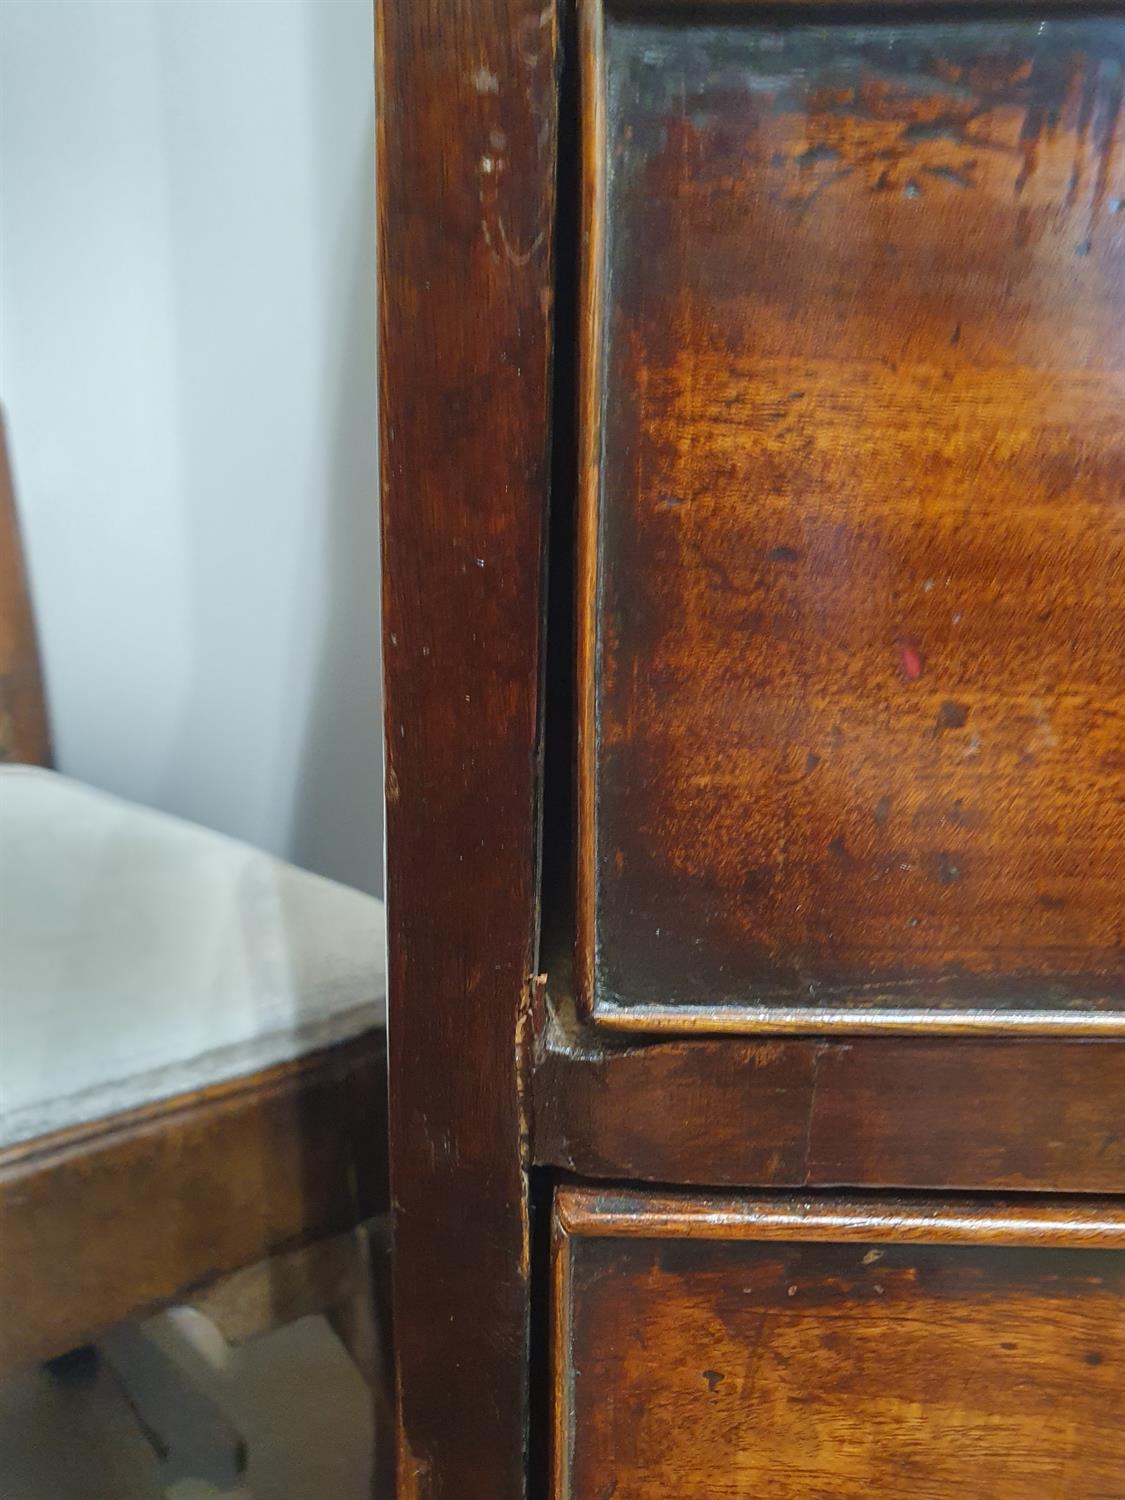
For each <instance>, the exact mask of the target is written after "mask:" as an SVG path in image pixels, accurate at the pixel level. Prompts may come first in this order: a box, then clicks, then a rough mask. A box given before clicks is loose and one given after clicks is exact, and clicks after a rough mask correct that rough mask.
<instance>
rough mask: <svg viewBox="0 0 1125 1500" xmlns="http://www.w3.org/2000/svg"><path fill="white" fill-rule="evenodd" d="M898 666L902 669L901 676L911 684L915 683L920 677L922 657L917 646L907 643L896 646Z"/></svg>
mask: <svg viewBox="0 0 1125 1500" xmlns="http://www.w3.org/2000/svg"><path fill="white" fill-rule="evenodd" d="M898 664H899V666H900V667H901V668H902V675H903V676H904V677H906V678H908V679H909V681H911V682H917V681H918V679H919V677H921V675H922V657H921V653H920V652H919V650H918V648H917V646H912V645H910V644H909V642H907V641H900V642H899V644H898Z"/></svg>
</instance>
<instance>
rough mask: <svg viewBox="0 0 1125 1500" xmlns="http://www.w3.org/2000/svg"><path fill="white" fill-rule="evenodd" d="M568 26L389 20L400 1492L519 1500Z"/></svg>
mask: <svg viewBox="0 0 1125 1500" xmlns="http://www.w3.org/2000/svg"><path fill="white" fill-rule="evenodd" d="M556 52H557V34H556V16H555V12H554V9H553V8H550V7H548V8H547V9H542V8H539V7H533V8H530V9H529V8H528V7H526V6H519V5H516V4H515V3H514V0H453V3H452V4H437V3H435V0H384V3H382V4H380V5H379V6H378V7H377V55H378V89H377V94H378V181H379V233H380V249H379V264H380V279H381V286H380V309H381V345H380V358H381V364H382V371H383V373H382V379H381V385H382V394H381V411H380V421H381V426H380V432H381V463H382V490H383V537H384V550H383V562H384V572H383V583H384V630H383V651H384V666H385V683H386V690H385V714H386V749H387V772H386V776H387V903H388V914H389V919H390V924H389V925H390V968H389V1010H390V1015H389V1033H390V1068H391V1085H390V1087H391V1174H392V1183H393V1191H394V1216H395V1217H394V1314H395V1344H396V1351H397V1361H398V1385H399V1453H398V1456H399V1476H398V1484H399V1494H400V1495H401V1496H402V1497H403V1500H408V1497H413V1496H418V1497H420V1500H421V1497H425V1500H466V1497H471V1496H477V1495H479V1496H487V1497H488V1500H518V1497H519V1496H521V1495H522V1494H523V1489H524V1478H525V1467H524V1466H525V1449H526V1444H527V1439H528V1344H529V1323H530V1310H529V1247H528V1202H527V1187H526V1178H525V1170H524V1168H525V1154H526V1153H525V1137H526V1126H525V1117H524V1109H523V1105H522V1083H523V1071H522V1064H521V1054H522V1050H523V1049H522V1041H521V1039H522V1037H523V1036H524V1035H525V1034H526V1032H527V1028H526V1017H527V1009H528V989H529V985H530V982H531V976H532V974H533V973H534V972H535V967H534V965H535V941H536V929H535V920H536V891H537V873H538V872H537V859H536V855H537V848H536V845H537V836H538V820H537V814H538V798H539V780H540V774H539V762H540V748H541V747H540V717H541V710H540V693H539V680H540V672H541V660H540V653H541V638H542V623H541V622H542V613H543V596H544V589H543V582H544V580H543V571H544V568H543V548H544V544H545V522H546V516H547V489H548V472H549V459H550V434H549V401H550V394H551V390H550V354H551V309H552V290H553V270H554V267H553V261H552V243H553V231H554V189H555V168H556V161H555V130H556V66H555V65H556Z"/></svg>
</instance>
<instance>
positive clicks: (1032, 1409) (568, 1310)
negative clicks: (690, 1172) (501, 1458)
mask: <svg viewBox="0 0 1125 1500" xmlns="http://www.w3.org/2000/svg"><path fill="white" fill-rule="evenodd" d="M554 1296H555V1310H554V1311H555V1317H554V1325H555V1350H554V1366H555V1399H556V1403H557V1405H556V1411H555V1424H554V1429H555V1481H554V1484H555V1489H554V1493H555V1497H556V1500H696V1497H698V1500H727V1497H731V1500H733V1497H739V1500H742V1497H746V1500H749V1497H758V1496H768V1497H769V1500H798V1497H799V1500H813V1497H815V1500H852V1497H855V1500H859V1497H864V1500H870V1497H872V1496H878V1497H888V1496H893V1497H903V1500H906V1497H910V1500H947V1497H948V1500H954V1497H955V1500H966V1497H970V1496H971V1497H981V1500H1030V1497H1034V1500H1048V1497H1058V1500H1063V1497H1065V1500H1095V1497H1096V1500H1125V1207H1123V1206H1122V1205H1116V1204H1110V1203H1105V1202H1102V1203H1097V1202H1087V1203H1085V1204H1074V1203H1069V1204H1067V1203H1043V1202H1034V1201H1029V1202H1026V1203H1024V1204H990V1205H980V1204H974V1205H972V1206H971V1207H964V1206H962V1205H959V1204H955V1203H928V1204H926V1203H922V1204H920V1203H917V1202H915V1203H911V1204H903V1203H887V1202H886V1201H879V1200H872V1201H867V1202H861V1201H858V1200H850V1201H849V1200H846V1199H840V1198H833V1199H830V1200H823V1199H822V1200H816V1199H807V1200H802V1201H800V1202H797V1201H795V1200H793V1199H783V1198H777V1199H753V1200H751V1199H745V1198H743V1199H729V1198H723V1199H716V1198H698V1197H695V1198H688V1197H681V1196H672V1195H668V1196H663V1197H652V1196H645V1195H642V1194H635V1195H634V1194H621V1193H615V1194H612V1195H611V1194H606V1193H603V1192H600V1191H595V1190H592V1189H590V1190H588V1189H583V1188H571V1189H567V1190H565V1191H563V1192H561V1193H560V1194H559V1195H558V1198H557V1200H556V1237H555V1280H554Z"/></svg>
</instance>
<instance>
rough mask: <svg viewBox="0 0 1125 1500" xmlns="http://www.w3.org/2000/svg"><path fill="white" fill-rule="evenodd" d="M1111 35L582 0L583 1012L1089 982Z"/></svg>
mask: <svg viewBox="0 0 1125 1500" xmlns="http://www.w3.org/2000/svg"><path fill="white" fill-rule="evenodd" d="M1123 64H1125V23H1123V22H1121V21H1120V20H1116V19H1108V18H1106V19H1097V20H1075V19H1065V18H1064V19H1059V18H1053V19H1047V20H1042V21H1040V20H1038V19H1036V20H1033V21H1032V20H1015V21H1013V20H991V21H983V22H971V23H969V22H945V21H942V22H925V21H919V22H912V23H909V24H907V23H901V24H900V23H895V24H865V25H862V26H857V25H853V24H829V25H822V26H816V27H813V26H807V25H785V26H771V27H769V28H766V27H764V26H763V27H756V26H753V25H747V24H732V25H727V26H724V27H722V28H717V27H716V28H711V27H709V26H692V25H674V24H661V25H650V24H641V23H635V22H628V21H624V20H621V19H614V18H613V17H612V16H611V17H610V18H609V19H608V20H607V22H606V32H605V63H604V68H605V80H604V87H605V90H606V108H605V121H606V123H605V155H604V163H603V165H604V170H605V183H604V195H603V202H602V205H601V211H602V213H603V215H604V223H605V244H606V291H605V294H604V328H605V340H606V343H605V350H604V354H605V366H604V390H603V392H602V404H601V414H602V434H601V467H600V475H599V483H598V486H597V492H596V493H595V494H593V495H592V496H588V497H587V498H588V501H591V502H592V503H594V504H596V505H597V507H598V522H597V529H596V533H595V535H596V550H597V557H596V559H594V560H592V561H593V563H594V574H595V577H594V585H593V587H592V590H591V595H590V599H591V603H592V609H591V611H590V614H589V615H588V617H587V619H586V629H588V630H592V631H593V632H594V633H595V635H596V642H597V650H596V652H594V653H590V655H589V657H588V658H587V659H588V660H592V661H593V662H595V663H596V666H595V667H594V671H595V672H596V681H595V683H594V689H595V713H594V718H595V721H596V726H597V734H596V745H595V746H594V748H593V750H592V751H591V753H590V756H589V759H588V760H587V762H586V765H585V767H584V771H583V774H585V775H587V776H589V777H590V778H591V783H592V792H593V795H592V797H590V798H589V799H588V800H587V803H586V806H587V807H590V808H592V813H591V817H590V822H591V825H592V826H590V827H588V828H587V829H586V835H587V837H586V842H585V844H584V854H585V857H587V858H588V859H589V860H590V861H591V863H592V867H593V871H594V880H593V882H592V884H593V892H594V899H593V905H594V913H593V933H592V937H591V941H592V946H593V950H594V965H593V978H592V982H591V989H592V994H591V995H588V996H587V1000H588V1001H592V1004H593V1009H594V1011H595V1014H600V1015H601V1016H602V1017H603V1018H606V1019H609V1020H614V1021H617V1022H619V1023H622V1024H624V1023H629V1024H638V1025H639V1024H642V1023H643V1017H644V1013H646V1012H648V1013H649V1014H650V1015H653V1016H658V1019H659V1023H660V1024H666V1025H671V1026H675V1025H676V1024H677V1022H676V1012H677V1008H678V1009H679V1010H680V1012H681V1013H682V1014H683V1015H685V1016H686V1015H687V1014H688V1012H689V1011H692V1012H694V1014H695V1016H696V1018H697V1019H698V1018H699V1017H700V1016H702V1017H703V1018H704V1020H706V1017H707V1016H708V1015H710V1016H711V1017H712V1018H714V1019H716V1020H717V1022H718V1024H727V1023H725V1022H724V1021H723V1016H724V1014H726V1015H727V1016H728V1017H729V1016H730V1015H732V1014H733V1015H734V1016H735V1017H736V1021H735V1023H734V1024H739V1023H738V1022H737V1016H738V1015H739V1014H741V1015H742V1016H743V1017H744V1019H745V1020H746V1024H748V1025H767V1026H768V1025H769V1024H770V1007H771V1006H772V1007H775V1008H777V1007H784V1008H785V1009H786V1010H787V1012H789V1013H791V1016H792V1015H796V1016H797V1020H796V1022H795V1023H794V1024H797V1025H801V1024H805V1023H804V1022H803V1021H802V1020H801V1016H802V1015H803V1014H804V1013H805V1012H806V1011H807V1012H808V1021H807V1024H808V1025H809V1026H810V1027H815V1026H816V1025H818V1024H819V1019H818V1013H823V1012H824V1010H825V1009H826V1008H831V1009H832V1010H833V1011H834V1012H837V1013H838V1012H840V1011H841V1010H843V1011H847V1010H848V1009H849V1008H850V1009H851V1010H852V1011H853V1012H854V1013H857V1014H858V1013H859V1012H860V1011H863V1012H864V1013H866V1014H870V1015H875V1016H876V1017H877V1016H878V1015H879V1014H880V1013H883V1014H887V1013H889V1012H890V1011H894V1010H902V1011H903V1012H904V1013H905V1011H906V1010H910V1011H911V1012H912V1013H913V1014H914V1019H915V1021H917V1020H918V1015H919V1013H921V1023H920V1024H925V1016H926V1014H933V1015H934V1016H935V1017H936V1018H938V1019H939V1020H940V1019H941V1018H942V1017H945V1018H948V1017H949V1016H951V1015H954V1014H961V1015H966V1014H971V1015H972V1016H973V1017H974V1020H973V1024H974V1025H978V1026H979V1025H981V1024H983V1025H988V1024H989V1021H988V1017H989V1016H990V1015H991V1016H995V1017H996V1018H997V1021H998V1024H999V1023H1002V1018H1003V1016H1005V1015H1007V1016H1009V1017H1011V1016H1013V1015H1019V1016H1023V1017H1025V1018H1026V1017H1028V1016H1032V1018H1034V1015H1035V1014H1039V1015H1047V1014H1050V1015H1051V1016H1052V1017H1054V1018H1055V1020H1056V1021H1057V1023H1058V1024H1059V1025H1060V1026H1062V1027H1065V1026H1066V1025H1068V1024H1070V1018H1072V1019H1073V1023H1074V1025H1075V1027H1076V1028H1078V1029H1081V1028H1082V1027H1083V1026H1084V1025H1087V1024H1089V1025H1099V1024H1100V1025H1105V1024H1112V1022H1113V1018H1114V1017H1115V1016H1117V1015H1121V1014H1122V1010H1123V994H1122V949H1121V921H1122V902H1121V894H1120V892H1121V871H1122V868H1123V867H1125V810H1123V800H1122V793H1121V772H1122V768H1123V766H1125V690H1123V680H1122V662H1123V659H1125V507H1123V503H1122V495H1123V490H1125V423H1123V422H1122V420H1121V414H1122V403H1123V398H1125V212H1123V211H1122V203H1123V200H1125V157H1123V155H1122V152H1121V141H1122V136H1123V133H1125V120H1123V118H1122V98H1123V77H1125V73H1123ZM587 534H588V535H589V534H590V533H589V532H588V533H587ZM590 561H591V560H590V559H588V563H589V562H590ZM982 1013H983V1016H984V1020H983V1022H982V1020H981V1017H982ZM630 1018H632V1019H631V1020H630ZM1091 1018H1092V1019H1091ZM1098 1018H1100V1020H1099V1019H1098ZM845 1019H846V1018H845Z"/></svg>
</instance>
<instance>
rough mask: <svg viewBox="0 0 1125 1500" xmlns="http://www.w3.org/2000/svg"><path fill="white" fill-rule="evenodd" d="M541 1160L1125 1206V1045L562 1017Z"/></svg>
mask: <svg viewBox="0 0 1125 1500" xmlns="http://www.w3.org/2000/svg"><path fill="white" fill-rule="evenodd" d="M533 1104H534V1108H533V1118H534V1127H535V1129H534V1156H535V1161H536V1162H537V1163H538V1164H539V1165H542V1166H547V1167H554V1168H560V1169H562V1170H565V1171H568V1172H574V1173H577V1174H579V1175H580V1176H583V1177H590V1178H604V1179H614V1180H618V1181H625V1180H629V1179H632V1180H634V1181H637V1182H676V1183H682V1184H685V1185H691V1186H700V1187H742V1186H753V1185H759V1186H764V1187H806V1186H807V1187H844V1186H850V1187H863V1188H910V1189H922V1190H926V1189H929V1190H938V1189H945V1190H957V1189H966V1190H978V1191H979V1190H992V1191H999V1190H1013V1191H1015V1190H1020V1191H1022V1190H1034V1191H1037V1192H1046V1193H1052V1192H1054V1193H1125V1044H1122V1043H1118V1042H1089V1041H1066V1042H1049V1043H1048V1042H1044V1041H1042V1040H1039V1039H1025V1040H1018V1039H1012V1038H1007V1039H1002V1040H1001V1039H995V1040H989V1041H983V1040H969V1039H966V1038H953V1039H923V1038H919V1037H880V1038H864V1039H862V1040H859V1041H855V1042H848V1041H844V1040H839V1041H831V1042H830V1041H813V1040H811V1039H806V1038H798V1037H792V1038H785V1039H780V1038H772V1039H766V1038H759V1039H753V1040H749V1039H739V1038H735V1037H731V1038H723V1039H717V1038H715V1039H711V1038H709V1039H703V1038H692V1039H682V1038H675V1039H671V1038H669V1039H664V1040H662V1041H653V1040H652V1039H637V1040H635V1041H631V1042H630V1043H628V1044H623V1043H622V1042H621V1041H620V1040H618V1039H617V1038H615V1037H612V1036H610V1037H606V1036H605V1035H603V1034H601V1033H600V1032H598V1031H591V1028H589V1027H582V1026H580V1025H576V1024H575V1023H574V1021H573V1018H571V1019H570V1020H569V1021H566V1022H563V1021H561V1020H560V1019H559V1018H557V1017H552V1018H551V1019H550V1020H549V1021H548V1023H547V1024H546V1025H545V1026H544V1029H543V1031H542V1033H541V1035H540V1038H539V1042H538V1049H537V1064H536V1068H535V1076H534V1085H533Z"/></svg>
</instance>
